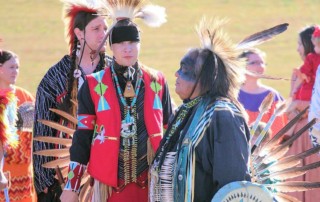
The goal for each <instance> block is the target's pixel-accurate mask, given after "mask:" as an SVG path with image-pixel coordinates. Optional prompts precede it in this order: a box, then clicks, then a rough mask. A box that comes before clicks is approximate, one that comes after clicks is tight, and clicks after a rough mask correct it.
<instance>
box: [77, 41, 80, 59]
mask: <svg viewBox="0 0 320 202" xmlns="http://www.w3.org/2000/svg"><path fill="white" fill-rule="evenodd" d="M80 49H81V45H80V42H78V43H77V50H76V56H77V57H80V54H81V53H80Z"/></svg>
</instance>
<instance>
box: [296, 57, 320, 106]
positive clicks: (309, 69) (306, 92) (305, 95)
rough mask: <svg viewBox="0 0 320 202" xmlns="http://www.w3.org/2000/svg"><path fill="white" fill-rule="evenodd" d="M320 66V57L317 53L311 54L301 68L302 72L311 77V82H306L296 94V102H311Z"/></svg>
mask: <svg viewBox="0 0 320 202" xmlns="http://www.w3.org/2000/svg"><path fill="white" fill-rule="evenodd" d="M319 65H320V55H319V54H316V53H309V54H308V55H307V57H306V59H305V61H304V64H303V65H302V66H301V67H300V72H301V73H303V74H305V75H306V76H307V77H309V79H310V81H309V82H306V81H304V82H303V83H302V84H301V86H300V87H299V88H298V90H297V92H296V93H295V96H294V98H295V99H296V100H304V101H310V99H311V95H312V88H313V85H314V81H315V78H316V72H317V69H318V66H319Z"/></svg>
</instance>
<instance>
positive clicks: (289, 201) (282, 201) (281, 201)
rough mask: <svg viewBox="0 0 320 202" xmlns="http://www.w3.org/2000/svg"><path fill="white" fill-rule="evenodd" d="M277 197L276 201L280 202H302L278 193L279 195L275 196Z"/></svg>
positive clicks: (275, 194)
mask: <svg viewBox="0 0 320 202" xmlns="http://www.w3.org/2000/svg"><path fill="white" fill-rule="evenodd" d="M273 195H274V196H275V197H276V200H277V201H278V202H301V201H300V200H298V199H297V198H295V197H293V196H290V195H287V194H284V193H281V192H278V193H274V194H273Z"/></svg>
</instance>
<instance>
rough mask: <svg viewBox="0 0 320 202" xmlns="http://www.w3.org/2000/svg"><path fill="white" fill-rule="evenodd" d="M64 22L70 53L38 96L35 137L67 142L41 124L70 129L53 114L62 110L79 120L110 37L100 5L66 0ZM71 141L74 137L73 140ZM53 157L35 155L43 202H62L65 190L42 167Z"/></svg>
mask: <svg viewBox="0 0 320 202" xmlns="http://www.w3.org/2000/svg"><path fill="white" fill-rule="evenodd" d="M63 2H64V9H63V11H64V14H63V18H64V22H65V32H66V34H67V42H68V44H69V49H70V52H69V54H67V55H65V56H64V57H63V58H62V59H61V60H60V61H58V62H57V63H56V64H55V65H53V66H52V67H51V68H50V69H49V70H48V71H47V73H46V74H45V75H44V77H43V78H42V80H41V82H40V84H39V86H38V88H37V94H36V104H35V111H36V114H35V121H34V129H33V134H34V137H39V136H48V137H60V138H66V137H68V134H65V133H63V132H60V131H57V130H55V129H52V128H51V127H49V126H47V125H44V124H42V123H41V122H39V120H49V121H53V122H56V123H60V124H62V125H70V123H69V122H68V121H66V120H65V119H62V118H61V117H60V116H59V115H57V114H55V113H54V112H52V111H50V110H49V109H50V108H53V109H62V110H64V111H65V112H68V113H70V114H72V115H73V116H76V110H77V109H76V105H72V101H71V100H74V101H76V95H77V92H78V88H80V86H81V85H82V83H83V81H84V80H85V75H87V74H90V73H93V72H98V71H100V70H102V69H103V68H104V67H105V54H104V47H103V48H102V49H101V50H100V51H101V52H100V53H99V54H98V57H96V58H95V59H94V60H92V55H93V54H94V53H95V52H96V51H98V50H97V49H98V47H99V46H100V44H101V42H102V40H103V38H104V37H105V35H106V30H107V24H106V20H105V18H104V17H101V16H98V15H96V14H97V10H98V9H99V8H100V5H98V4H92V2H93V1H90V0H65V1H63ZM69 138H70V137H69ZM57 148H62V146H60V145H57V144H48V143H44V142H41V141H34V144H33V151H40V150H44V149H57ZM53 159H54V158H53V157H47V156H40V155H33V162H34V175H35V188H36V191H37V193H38V200H39V201H52V200H54V198H55V199H56V200H58V198H59V196H60V194H61V192H62V190H61V187H60V185H59V183H58V181H57V180H56V179H55V177H54V175H55V170H54V169H47V168H44V167H43V166H42V165H43V164H45V163H47V162H49V161H51V160H53Z"/></svg>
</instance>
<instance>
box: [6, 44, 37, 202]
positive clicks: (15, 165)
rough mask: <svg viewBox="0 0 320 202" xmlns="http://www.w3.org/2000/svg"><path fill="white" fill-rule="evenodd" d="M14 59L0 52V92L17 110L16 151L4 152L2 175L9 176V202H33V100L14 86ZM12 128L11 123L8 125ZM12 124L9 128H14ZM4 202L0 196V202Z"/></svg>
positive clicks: (17, 72) (13, 149)
mask: <svg viewBox="0 0 320 202" xmlns="http://www.w3.org/2000/svg"><path fill="white" fill-rule="evenodd" d="M19 66H20V64H19V59H18V56H17V55H16V54H15V53H13V52H11V51H7V50H2V51H1V50H0V92H1V94H5V93H6V92H9V91H11V92H13V93H14V94H15V96H16V101H17V107H18V121H17V123H16V124H17V134H18V136H19V142H18V145H17V147H7V148H6V149H5V161H4V168H3V171H4V172H7V176H9V179H8V180H9V185H10V186H9V200H10V201H19V202H30V201H36V194H35V191H34V186H33V185H34V184H33V168H32V147H31V145H32V132H31V131H32V124H33V112H34V106H33V105H34V98H33V96H32V95H31V94H30V93H29V92H28V91H26V90H25V89H22V88H20V87H17V86H14V84H15V83H16V80H17V77H18V74H19ZM11 124H12V123H11ZM14 124H15V123H13V125H11V126H13V127H14ZM4 200H8V199H7V198H6V197H5V195H4V193H3V192H1V193H0V201H4Z"/></svg>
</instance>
